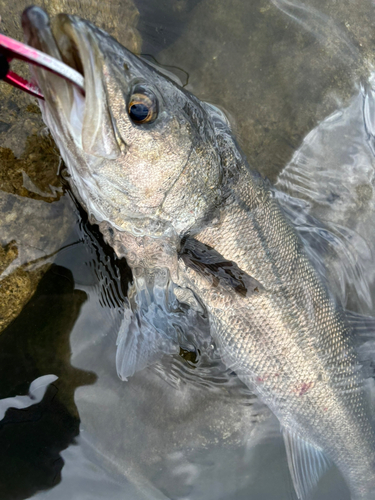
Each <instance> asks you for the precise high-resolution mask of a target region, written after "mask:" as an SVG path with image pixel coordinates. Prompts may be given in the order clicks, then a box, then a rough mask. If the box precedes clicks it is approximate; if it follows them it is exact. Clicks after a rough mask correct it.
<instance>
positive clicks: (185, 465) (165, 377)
mask: <svg viewBox="0 0 375 500" xmlns="http://www.w3.org/2000/svg"><path fill="white" fill-rule="evenodd" d="M0 5H1V7H2V10H1V13H2V14H1V15H2V21H3V29H4V32H5V33H6V34H8V35H10V36H16V37H20V30H19V23H18V21H17V19H18V16H19V14H20V12H21V11H22V8H23V7H24V4H23V3H22V2H18V1H17V2H14V3H13V4H12V5H11V6H10V5H9V4H8V2H7V5H5V4H4V5H3V4H0ZM45 5H46V6H47V8H48V9H49V11H50V12H52V13H56V12H59V11H62V10H65V11H70V12H74V13H77V12H78V13H80V15H82V16H83V17H86V18H89V19H91V20H93V21H95V22H96V23H97V24H98V25H100V26H102V27H104V28H105V29H106V30H108V31H110V32H111V33H113V34H114V35H115V36H116V37H117V38H118V39H119V40H120V41H121V42H122V43H124V44H126V45H127V46H128V47H129V48H132V49H133V50H136V51H138V52H142V53H143V54H144V57H145V58H148V59H149V60H152V61H154V62H155V61H157V62H159V63H160V64H163V65H164V67H165V68H166V69H168V70H169V71H172V72H173V73H175V75H176V76H177V77H178V78H180V80H181V81H182V83H183V84H184V85H186V87H187V88H188V89H189V90H192V91H193V92H194V93H196V94H197V95H198V96H199V97H200V98H202V99H205V100H207V101H209V102H211V103H213V104H215V105H217V106H219V107H222V108H223V109H224V110H225V111H226V113H227V114H228V116H229V118H230V120H232V122H233V126H234V128H235V129H236V132H237V136H238V138H239V141H240V143H241V145H242V147H243V148H244V150H245V152H246V154H247V156H248V158H249V162H250V164H251V165H252V166H253V167H254V168H256V169H258V170H259V171H261V173H262V174H264V175H267V176H268V177H269V178H270V179H271V180H272V181H273V182H274V183H275V185H276V188H277V190H278V191H277V193H278V194H277V196H278V197H279V199H280V201H281V203H282V204H283V206H284V209H285V210H286V212H287V213H288V214H289V216H290V217H291V218H292V220H293V223H294V224H295V226H296V227H297V229H298V230H299V231H300V234H301V235H302V237H303V238H304V240H305V242H306V245H308V248H309V252H310V254H311V257H312V258H313V259H314V261H315V263H316V266H317V267H318V268H319V270H320V271H321V272H322V274H324V276H325V278H326V279H327V280H329V281H330V283H331V286H332V288H333V290H334V291H335V293H336V295H337V297H338V298H339V300H340V301H341V302H342V304H343V305H345V306H347V307H350V309H352V310H354V311H357V312H362V313H366V314H374V305H373V300H372V297H373V289H374V281H375V277H374V273H373V268H374V266H373V262H374V257H373V254H374V250H373V249H374V230H373V228H372V224H371V221H372V219H373V210H374V207H373V168H374V153H373V152H374V146H373V125H372V123H373V120H372V117H373V107H374V96H373V93H372V90H371V85H369V84H368V82H369V79H370V75H371V71H372V65H373V56H372V52H373V50H372V48H373V42H374V40H373V38H374V34H373V21H374V12H373V7H372V5H371V3H370V2H365V1H358V2H355V5H354V3H353V4H349V5H348V4H347V3H346V5H344V4H341V3H340V4H338V3H336V2H333V1H332V2H323V1H318V0H315V1H309V2H306V3H303V4H302V3H296V4H293V3H291V2H288V1H286V0H284V1H281V0H274V1H273V2H269V1H254V2H243V1H240V0H231V1H230V2H221V1H220V2H217V1H216V2H213V1H211V0H201V1H198V0H186V1H185V0H164V1H163V2H156V1H148V2H146V1H138V2H136V4H135V5H134V4H132V3H131V2H130V0H129V1H128V2H126V3H124V2H121V3H120V2H119V3H116V2H107V3H105V4H104V7H102V4H100V5H101V7H100V8H99V7H98V4H97V3H95V2H90V3H87V4H86V3H82V2H80V3H78V2H77V3H75V2H73V1H68V0H67V1H65V0H64V1H61V2H57V1H54V2H52V1H50V2H45ZM137 9H138V11H139V19H138V24H137ZM136 27H137V28H136ZM137 29H138V31H137ZM141 40H142V43H141ZM0 92H1V94H0V100H1V109H0V140H1V146H2V148H3V149H0V182H1V185H0V189H1V191H0V207H1V208H0V209H1V213H2V218H1V232H0V239H1V245H2V246H3V247H4V248H3V251H2V253H1V254H0V257H1V262H0V271H1V272H2V273H3V274H2V276H1V279H2V281H1V284H2V290H1V293H2V296H1V301H2V303H3V306H0V308H1V307H2V308H3V309H0V311H1V318H0V319H1V321H2V322H1V324H0V326H1V328H3V331H2V332H1V334H0V369H1V375H2V376H1V377H0V398H1V399H2V400H3V405H2V406H1V408H4V411H5V410H7V411H6V413H5V416H4V418H3V419H2V420H1V421H0V450H1V451H0V497H1V498H2V499H4V500H8V499H9V500H16V499H25V498H31V497H32V498H36V499H39V500H41V499H46V500H55V499H56V500H60V499H61V500H62V499H66V498H69V499H73V500H81V499H86V498H90V499H95V498H97V499H102V498H113V499H120V498H121V499H122V500H123V499H131V500H138V499H140V500H141V499H165V498H170V499H181V500H183V499H184V500H187V499H189V500H198V499H202V500H203V499H204V500H210V499H212V500H217V499H221V498H222V499H226V500H228V499H233V500H234V499H236V500H239V499H249V498H251V499H252V500H253V499H256V500H258V499H259V500H261V499H267V500H272V499H275V500H276V499H277V500H284V499H291V498H295V494H294V492H293V487H292V484H291V479H290V476H289V472H288V469H287V464H286V456H285V451H284V445H283V442H282V439H281V436H280V434H279V429H278V423H277V421H276V420H275V419H274V417H272V416H271V415H270V414H269V412H268V410H267V409H266V408H264V407H262V405H260V404H259V403H258V402H257V401H256V400H255V398H254V397H253V396H252V395H251V394H250V393H249V391H248V390H247V389H246V387H244V386H243V384H241V383H240V382H239V380H238V379H237V377H236V376H235V374H233V373H231V372H230V371H228V370H225V367H224V366H223V365H222V364H221V362H220V359H219V358H218V356H217V353H216V351H215V348H214V346H212V345H211V342H210V339H209V338H207V337H205V336H203V338H202V339H200V343H199V342H198V344H197V345H194V344H191V345H186V346H183V349H181V350H179V349H177V350H175V353H174V354H173V355H170V356H167V357H164V358H163V359H162V361H160V362H158V363H156V364H155V365H154V366H152V367H149V368H146V369H145V370H143V371H141V372H139V373H137V374H136V375H134V376H133V377H131V378H130V379H129V381H128V382H123V381H121V380H120V379H119V378H118V376H117V373H116V364H115V358H116V341H117V332H118V329H119V324H120V319H121V317H122V315H123V313H124V307H126V300H127V299H126V293H127V289H128V284H129V281H130V280H131V275H130V271H129V269H128V267H127V266H126V262H124V261H119V260H118V259H116V257H115V256H114V254H113V252H112V251H111V249H110V248H108V247H106V246H105V245H104V243H103V241H102V239H101V237H100V234H99V233H98V230H97V228H95V227H91V226H89V224H88V223H87V221H86V219H85V215H84V214H83V213H82V212H81V211H80V210H79V209H78V208H77V207H76V206H75V203H74V202H73V201H72V200H71V198H70V196H69V193H68V192H66V190H64V188H63V185H62V184H61V181H60V180H59V179H58V178H57V177H56V175H55V172H56V169H57V168H58V167H59V159H58V155H57V153H56V151H54V149H53V146H51V144H50V142H49V139H48V136H47V134H46V132H45V130H44V126H43V124H42V122H41V119H40V115H39V114H38V113H37V112H36V109H35V106H34V107H33V105H32V101H31V100H30V98H29V97H27V96H24V95H20V94H19V93H17V92H16V91H14V90H12V89H10V88H7V87H5V86H4V85H2V86H1V88H0ZM40 144H42V147H41V148H40V147H39V146H40ZM38 145H39V146H38ZM38 147H39V149H38ZM5 148H8V149H5ZM11 153H12V154H14V155H15V156H12V154H11ZM23 172H25V174H26V176H25V175H24V174H23ZM51 186H52V187H51ZM280 193H281V194H280ZM291 197H295V198H294V199H293V198H291ZM9 243H11V244H10V245H9ZM7 244H8V246H6V245H7ZM327 269H328V273H327ZM46 375H51V376H52V375H54V376H56V377H58V378H57V379H56V380H52V378H51V379H48V380H50V381H51V383H50V384H49V385H48V386H46V388H45V390H46V392H45V394H44V397H43V399H42V400H41V401H39V399H38V398H37V399H35V400H30V398H27V399H25V396H27V394H28V393H29V391H30V390H31V393H32V390H33V386H32V384H33V381H35V380H40V377H43V376H46ZM30 386H31V389H30ZM17 395H19V396H22V397H23V398H24V399H18V400H17V401H18V403H17V404H18V405H20V404H24V405H25V404H26V403H27V404H28V403H30V402H31V401H34V402H35V404H33V405H30V406H25V407H24V408H23V409H20V408H19V407H18V409H15V408H12V406H11V404H14V402H13V403H11V402H10V401H4V400H5V399H6V398H13V397H15V396H17ZM30 397H31V396H30ZM25 402H26V403H25ZM7 405H8V406H9V405H10V406H9V409H7ZM313 498H314V499H315V500H318V499H319V500H324V499H332V498H337V499H342V500H346V499H348V498H349V496H348V492H347V490H346V487H345V485H344V484H343V483H342V481H341V479H340V478H339V475H338V473H337V472H336V471H335V470H331V471H329V473H328V474H327V475H326V476H325V477H324V478H323V479H322V481H321V483H320V485H319V488H318V489H317V491H316V492H315V493H314V497H313Z"/></svg>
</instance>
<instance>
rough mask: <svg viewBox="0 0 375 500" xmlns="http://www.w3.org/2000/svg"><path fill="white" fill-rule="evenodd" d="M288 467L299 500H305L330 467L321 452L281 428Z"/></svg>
mask: <svg viewBox="0 0 375 500" xmlns="http://www.w3.org/2000/svg"><path fill="white" fill-rule="evenodd" d="M283 437H284V442H285V448H286V455H287V458H288V466H289V470H290V474H291V476H292V480H293V484H294V488H295V490H296V493H297V496H298V499H299V500H305V499H306V498H307V497H308V495H309V493H310V492H311V491H312V490H313V488H314V487H315V486H316V485H317V484H318V481H319V479H320V478H321V476H322V475H323V474H324V472H325V471H326V470H327V468H328V467H329V466H330V462H329V460H328V459H327V458H326V457H325V456H324V454H323V452H322V450H320V449H319V448H317V447H315V446H314V445H313V444H311V443H309V442H308V441H305V440H304V439H302V438H301V437H300V436H298V434H296V433H294V432H291V431H290V430H287V429H285V428H283Z"/></svg>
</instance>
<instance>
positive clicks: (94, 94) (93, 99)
mask: <svg viewBox="0 0 375 500" xmlns="http://www.w3.org/2000/svg"><path fill="white" fill-rule="evenodd" d="M22 27H23V31H24V38H25V42H26V43H27V44H28V45H30V46H32V47H33V48H35V49H38V50H40V51H41V52H44V53H46V54H48V55H49V56H51V57H54V58H55V59H57V60H59V61H62V62H63V63H65V64H66V65H68V66H69V67H71V68H73V69H74V70H75V71H77V72H78V73H80V74H81V75H82V76H83V77H84V91H83V89H82V88H80V87H78V86H76V85H74V84H73V83H72V82H71V81H69V80H68V79H66V78H64V75H58V74H54V73H51V72H49V71H46V70H44V69H42V68H40V67H38V66H31V68H30V69H31V73H32V76H33V79H34V80H35V83H36V84H37V86H38V87H39V88H40V89H41V91H42V93H43V96H44V98H45V102H41V107H42V112H43V115H44V118H45V120H46V122H47V124H48V126H49V127H51V128H54V129H56V128H58V129H60V130H59V131H60V133H64V134H65V135H69V136H70V137H72V138H73V140H74V141H75V142H76V143H77V145H78V146H80V147H82V141H83V137H82V134H83V128H84V127H83V125H84V122H86V121H88V120H89V121H90V125H91V126H90V129H91V130H92V128H93V127H95V122H96V121H97V120H98V119H100V113H97V112H96V113H87V112H86V110H89V109H92V110H96V111H97V110H98V102H99V99H100V98H101V96H102V95H103V93H104V89H103V84H102V78H101V71H102V69H101V68H102V66H103V65H102V63H101V62H100V51H99V50H98V47H97V44H96V43H95V38H94V37H93V36H92V34H91V32H90V28H89V27H88V25H87V23H86V22H85V21H83V20H81V19H79V18H77V17H73V16H69V15H67V14H59V15H57V16H56V17H55V18H53V20H52V21H51V20H50V18H49V16H48V15H47V13H46V12H45V11H44V10H43V9H41V8H40V7H35V6H32V7H28V8H27V9H26V10H25V11H24V12H23V14H22ZM88 114H89V115H90V116H87V115H88ZM67 133H68V134H67Z"/></svg>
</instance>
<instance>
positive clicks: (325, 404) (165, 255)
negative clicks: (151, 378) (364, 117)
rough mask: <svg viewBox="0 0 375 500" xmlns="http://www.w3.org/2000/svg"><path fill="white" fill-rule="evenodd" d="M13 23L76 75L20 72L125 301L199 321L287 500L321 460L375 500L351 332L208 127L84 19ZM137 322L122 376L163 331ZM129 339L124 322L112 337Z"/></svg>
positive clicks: (188, 99)
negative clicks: (277, 463)
mask: <svg viewBox="0 0 375 500" xmlns="http://www.w3.org/2000/svg"><path fill="white" fill-rule="evenodd" d="M22 21H23V28H24V32H25V37H26V42H28V43H30V44H31V45H33V46H34V47H35V48H37V49H39V50H42V51H45V52H47V53H48V54H50V55H52V56H54V57H57V58H59V59H62V60H63V61H64V62H65V63H66V64H69V65H70V66H72V67H73V68H74V69H76V70H78V71H80V72H81V73H82V74H83V75H84V78H85V96H83V95H81V94H80V93H79V91H78V90H77V89H76V88H74V87H73V86H72V85H71V84H70V83H69V82H67V81H65V80H63V79H61V78H59V77H58V76H56V75H51V74H47V73H45V72H44V71H43V70H41V69H38V68H35V69H34V70H33V71H34V76H35V79H36V81H37V84H38V85H39V87H40V88H41V90H42V92H43V94H44V96H45V101H44V102H41V108H42V113H43V118H44V120H45V122H46V124H47V125H48V127H49V129H50V131H51V133H52V135H53V136H54V138H55V140H56V143H57V145H58V146H59V148H60V151H61V155H62V157H63V159H64V161H65V163H66V165H67V168H68V172H69V179H68V180H69V183H70V185H71V188H72V190H73V192H74V194H75V196H76V197H77V199H78V200H79V201H80V203H81V204H82V205H83V207H84V208H85V209H86V210H87V212H88V214H89V217H90V218H91V220H92V221H95V222H97V223H99V225H100V228H101V230H102V232H103V234H104V236H105V238H106V239H107V241H108V242H109V243H110V244H111V245H112V246H113V247H114V248H115V250H116V252H117V253H118V255H119V256H126V258H127V260H128V263H129V265H130V266H131V268H132V270H133V275H134V285H133V291H131V292H130V296H132V294H133V296H136V295H137V293H139V296H141V295H142V294H143V296H144V297H146V298H145V299H144V301H145V303H147V304H148V306H147V307H151V306H150V302H152V301H156V303H157V304H159V305H160V308H161V309H163V308H164V314H165V315H166V316H167V315H168V314H175V315H177V316H178V315H180V316H179V317H180V318H181V317H182V316H183V312H182V313H181V311H178V304H182V303H183V304H187V305H188V306H189V311H190V312H191V314H196V315H198V314H200V312H199V311H202V310H203V311H206V312H207V313H208V316H209V321H210V329H211V332H212V335H213V337H214V338H215V340H216V342H217V344H218V345H219V347H220V352H221V354H222V357H223V359H224V361H225V363H226V364H227V365H228V366H230V367H231V368H233V369H234V370H235V371H236V372H237V374H238V376H239V377H240V378H241V379H242V380H243V381H244V382H245V383H246V384H247V385H248V386H249V387H250V388H251V389H252V390H253V391H254V392H255V393H256V394H258V395H259V397H260V398H261V400H262V401H263V402H264V403H266V404H267V405H268V406H269V408H270V409H271V410H272V411H273V412H274V413H275V415H276V416H277V417H278V419H279V421H280V424H281V426H282V432H283V435H284V439H285V444H286V450H287V456H288V462H289V468H290V472H291V475H292V479H293V482H294V486H295V489H296V492H297V495H298V497H299V498H300V499H303V498H306V497H307V496H308V495H309V492H310V491H311V490H312V488H313V487H314V486H315V484H316V483H317V482H318V480H319V478H320V476H321V474H322V473H323V472H324V471H325V469H326V468H327V466H328V465H329V464H330V463H334V464H335V465H336V466H337V467H338V469H339V470H340V471H341V474H342V476H343V477H344V479H345V481H346V482H347V484H348V486H349V488H350V491H351V496H352V499H353V500H372V499H373V498H375V435H374V429H373V425H372V422H371V415H370V409H369V405H368V403H367V400H366V397H365V391H364V380H363V377H362V375H361V372H360V366H359V363H358V360H357V358H356V354H355V350H354V347H353V343H352V336H353V332H352V330H351V327H350V326H349V323H348V321H347V319H346V317H345V315H344V313H343V312H342V311H341V310H340V308H339V307H338V306H337V305H336V303H335V300H334V298H333V297H332V295H331V294H330V292H329V290H328V288H327V287H326V285H325V284H324V283H323V282H322V279H321V278H320V277H319V275H318V273H317V272H316V271H315V269H314V267H313V265H312V264H311V263H310V261H309V258H308V255H307V253H306V251H305V249H304V247H303V245H302V243H301V240H300V239H299V237H298V235H297V234H296V232H295V230H294V229H293V227H292V225H291V223H290V222H289V221H288V220H287V218H286V217H285V215H284V213H283V212H282V210H281V209H280V207H279V205H278V203H277V201H276V199H275V197H274V195H273V194H272V191H271V189H270V187H269V186H268V184H267V182H265V181H264V180H263V179H262V178H261V177H260V176H259V175H257V174H256V173H254V172H252V171H251V170H250V169H249V167H248V165H247V162H246V159H245V158H244V157H243V155H242V153H241V151H240V149H239V147H238V145H237V144H236V141H235V139H234V138H233V136H232V133H231V130H230V127H229V126H228V123H227V122H226V120H225V118H224V117H223V115H222V114H221V113H220V111H218V110H215V109H214V108H213V107H212V106H210V105H207V104H205V103H203V102H201V101H199V99H197V98H196V97H194V96H193V95H191V94H190V93H189V92H187V91H185V90H184V89H183V88H181V87H180V86H179V85H178V84H176V82H174V81H172V80H171V79H170V78H168V77H166V76H165V75H164V74H162V73H161V72H160V71H158V70H156V69H155V68H153V67H151V66H150V65H149V64H147V63H146V62H144V61H143V60H141V59H140V58H138V57H136V56H135V55H133V54H132V53H130V52H129V51H128V50H126V49H125V48H124V47H122V46H121V45H120V44H119V43H117V42H116V41H115V40H114V39H113V38H111V37H110V36H109V35H108V34H106V33H105V32H103V31H102V30H100V29H98V28H96V27H94V26H93V25H91V24H90V23H88V22H86V21H84V20H81V19H79V18H77V17H73V16H68V15H59V16H57V18H55V19H54V21H53V24H52V27H51V25H50V22H49V18H48V16H47V15H46V14H45V12H44V11H43V10H41V9H40V8H37V7H32V8H29V9H27V10H26V11H25V12H24V14H23V19H22ZM150 283H151V284H150ZM166 291H167V292H166ZM159 292H160V293H159ZM130 301H131V299H130ZM133 302H134V304H133V306H134V308H135V309H136V308H137V307H139V306H137V304H138V305H139V301H137V300H134V301H133ZM171 304H172V305H171ZM172 306H173V307H172ZM146 309H147V308H146ZM148 311H150V309H148ZM154 312H155V311H154ZM137 314H138V315H141V314H142V313H141V312H140V309H138V311H137ZM143 314H144V317H146V313H143ZM155 314H157V313H156V312H155ZM147 321H148V325H149V327H150V330H152V328H154V331H153V334H152V335H154V336H153V337H152V338H151V337H150V339H151V340H150V344H151V346H150V345H147V336H144V338H143V340H142V339H141V340H139V342H138V344H137V345H136V346H135V347H134V346H132V349H133V351H132V355H133V358H135V359H136V361H135V363H134V366H133V368H132V369H131V370H130V374H131V373H133V372H134V371H135V370H136V369H137V368H139V367H142V366H145V365H146V364H147V362H148V358H150V359H151V358H152V357H153V355H154V354H155V352H156V351H157V350H160V351H163V350H165V346H163V345H162V344H163V342H162V341H161V339H162V336H163V331H162V327H160V325H158V324H157V322H156V321H155V320H154V319H152V318H148V320H147ZM181 322H182V323H183V321H182V320H181ZM134 328H135V322H134V321H133V319H132V317H130V319H129V318H128V321H127V322H125V326H124V329H125V330H124V333H123V338H125V339H129V332H130V337H131V334H132V332H133V333H134V332H135V330H134ZM155 332H156V333H155ZM137 335H139V332H138V333H137V332H135V333H134V338H135V337H136V336H137ZM171 336H173V335H172V334H171ZM164 340H165V339H164ZM124 345H125V347H126V345H128V346H129V345H131V343H130V344H127V343H126V342H125V344H124ZM147 349H148V350H147ZM126 355H127V351H126V348H124V349H122V350H121V356H126ZM121 356H120V357H121ZM119 363H120V370H119V371H120V372H121V369H123V370H126V368H124V366H122V368H121V360H120V361H119V360H118V366H119ZM123 373H124V372H123Z"/></svg>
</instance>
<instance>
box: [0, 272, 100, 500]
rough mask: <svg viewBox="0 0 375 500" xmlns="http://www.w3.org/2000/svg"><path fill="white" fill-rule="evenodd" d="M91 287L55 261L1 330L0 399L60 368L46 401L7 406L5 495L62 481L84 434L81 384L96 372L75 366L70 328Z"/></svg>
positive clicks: (1, 486)
mask: <svg viewBox="0 0 375 500" xmlns="http://www.w3.org/2000/svg"><path fill="white" fill-rule="evenodd" d="M86 299H87V296H86V293H84V292H82V291H80V290H74V280H73V276H72V273H71V272H70V271H69V270H67V269H66V268H64V267H62V266H57V265H53V266H51V268H50V269H49V271H48V272H47V273H46V274H45V276H44V277H43V278H42V280H41V281H40V283H39V285H38V288H37V291H36V293H35V295H34V296H33V297H32V299H31V300H30V301H29V302H28V303H27V305H26V306H25V307H24V309H23V311H22V313H21V314H20V315H19V316H18V317H17V318H16V319H15V320H14V321H13V322H12V323H11V324H10V325H9V326H8V327H7V328H6V330H4V332H3V333H2V334H1V336H0V398H1V399H3V398H7V397H11V396H15V395H21V394H27V393H28V391H29V386H30V384H31V382H32V381H33V380H35V379H36V378H38V377H40V376H42V375H46V374H55V375H56V376H57V377H58V379H57V380H56V381H55V382H54V383H53V384H52V385H50V386H49V387H48V389H47V391H46V394H45V396H44V398H43V400H42V401H41V402H40V403H39V404H35V405H33V406H30V407H28V408H26V409H22V410H17V409H13V408H9V409H8V411H7V412H6V414H5V417H4V419H3V420H2V421H1V422H0V450H1V451H0V498H1V499H2V500H18V499H24V498H29V497H30V496H32V495H33V494H34V493H35V492H36V491H39V490H43V489H48V488H51V487H53V486H55V485H56V484H58V483H59V482H60V480H61V469H62V467H63V465H64V462H63V459H62V458H61V457H60V452H61V451H62V450H64V449H65V448H67V447H68V446H69V445H70V444H71V443H72V442H74V439H75V437H76V436H77V435H78V433H79V417H78V413H77V409H76V406H75V403H74V392H75V389H76V388H77V387H79V386H82V385H89V384H93V383H94V382H95V380H96V375H95V374H94V373H90V372H86V371H83V370H79V369H76V368H74V367H73V366H71V364H70V354H71V352H70V342H69V338H70V333H71V330H72V328H73V325H74V323H75V321H76V320H77V318H78V316H79V313H80V309H81V307H82V305H83V303H84V302H85V301H86Z"/></svg>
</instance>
